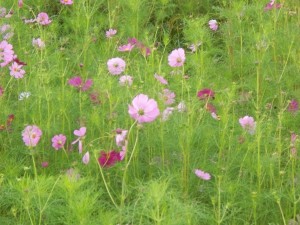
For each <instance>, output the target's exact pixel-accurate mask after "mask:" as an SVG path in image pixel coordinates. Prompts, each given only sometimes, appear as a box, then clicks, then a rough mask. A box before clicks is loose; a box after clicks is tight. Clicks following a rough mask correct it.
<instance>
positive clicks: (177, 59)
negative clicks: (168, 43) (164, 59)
mask: <svg viewBox="0 0 300 225" xmlns="http://www.w3.org/2000/svg"><path fill="white" fill-rule="evenodd" d="M184 61H185V53H184V49H183V48H178V49H175V50H173V51H172V52H171V53H170V55H169V56H168V62H169V65H170V66H171V67H180V66H183V63H184Z"/></svg>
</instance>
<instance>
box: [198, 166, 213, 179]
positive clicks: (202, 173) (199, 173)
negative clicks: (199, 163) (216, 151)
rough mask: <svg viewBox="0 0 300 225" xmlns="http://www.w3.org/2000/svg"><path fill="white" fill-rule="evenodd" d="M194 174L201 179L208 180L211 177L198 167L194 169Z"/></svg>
mask: <svg viewBox="0 0 300 225" xmlns="http://www.w3.org/2000/svg"><path fill="white" fill-rule="evenodd" d="M195 174H196V176H197V177H199V178H201V179H202V180H210V178H211V176H210V174H209V173H206V172H204V171H202V170H199V169H195Z"/></svg>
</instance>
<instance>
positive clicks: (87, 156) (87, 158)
mask: <svg viewBox="0 0 300 225" xmlns="http://www.w3.org/2000/svg"><path fill="white" fill-rule="evenodd" d="M82 162H83V163H84V164H85V165H87V164H89V162H90V153H89V152H86V153H85V154H84V155H83V157H82Z"/></svg>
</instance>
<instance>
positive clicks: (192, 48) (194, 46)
mask: <svg viewBox="0 0 300 225" xmlns="http://www.w3.org/2000/svg"><path fill="white" fill-rule="evenodd" d="M201 44H202V42H198V43H197V44H191V45H190V46H189V47H188V48H189V49H190V50H191V51H192V52H196V51H197V49H198V47H199V46H200V45H201Z"/></svg>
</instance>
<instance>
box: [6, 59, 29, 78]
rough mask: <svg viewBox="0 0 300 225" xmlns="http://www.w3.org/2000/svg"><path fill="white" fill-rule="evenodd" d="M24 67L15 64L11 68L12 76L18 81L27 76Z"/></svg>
mask: <svg viewBox="0 0 300 225" xmlns="http://www.w3.org/2000/svg"><path fill="white" fill-rule="evenodd" d="M22 67H23V65H19V64H18V63H16V62H13V63H12V65H11V66H10V67H9V70H10V75H11V76H13V77H14V78H16V79H19V78H23V76H24V74H25V70H23V69H22Z"/></svg>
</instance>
